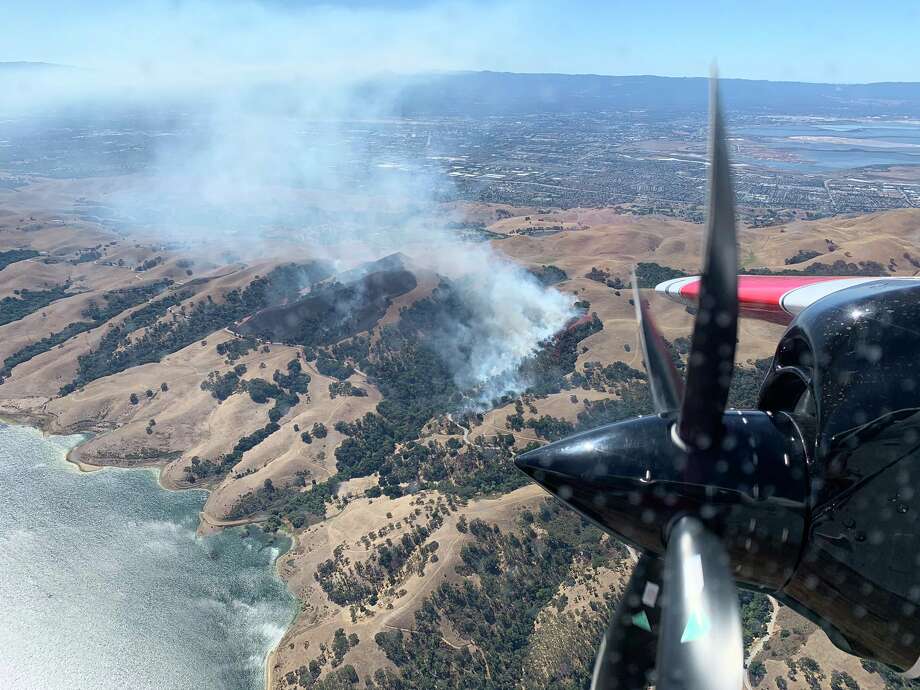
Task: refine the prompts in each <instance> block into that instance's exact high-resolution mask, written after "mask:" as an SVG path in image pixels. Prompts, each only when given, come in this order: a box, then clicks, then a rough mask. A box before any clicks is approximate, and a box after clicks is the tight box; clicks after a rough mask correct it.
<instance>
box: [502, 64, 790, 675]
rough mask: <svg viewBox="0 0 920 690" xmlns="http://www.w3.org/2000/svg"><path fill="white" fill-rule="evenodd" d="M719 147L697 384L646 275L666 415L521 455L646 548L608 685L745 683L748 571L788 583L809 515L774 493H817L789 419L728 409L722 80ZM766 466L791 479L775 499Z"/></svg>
mask: <svg viewBox="0 0 920 690" xmlns="http://www.w3.org/2000/svg"><path fill="white" fill-rule="evenodd" d="M710 156H711V158H710V160H711V166H710V176H709V177H710V179H709V208H708V219H707V231H706V250H705V251H706V253H705V258H704V269H703V274H702V278H701V281H700V296H699V305H698V311H697V316H696V320H695V323H694V328H693V338H692V345H691V350H690V356H689V362H688V367H687V381H686V387H685V386H684V383H683V382H682V381H681V379H680V377H679V375H678V373H677V370H676V368H675V366H674V362H673V360H672V358H671V355H670V352H669V350H668V347H667V344H666V342H665V341H664V338H663V337H662V336H661V334H660V332H659V330H658V328H657V327H656V325H655V322H654V320H653V319H652V317H651V315H650V314H649V310H648V306H647V304H646V303H645V301H644V300H642V299H641V296H640V294H639V290H638V286H637V281H636V279H635V276H634V277H633V287H634V298H635V304H636V317H637V320H638V322H639V333H640V340H641V343H642V351H643V355H644V358H645V366H646V370H647V371H648V379H649V385H650V388H651V394H652V399H653V401H654V405H655V410H656V412H657V413H658V414H656V415H654V416H650V417H640V418H637V419H634V420H628V421H625V422H619V423H616V424H611V425H607V426H604V427H600V428H598V429H594V430H592V431H589V432H585V433H583V434H578V435H575V436H572V437H570V438H568V439H563V440H562V441H558V442H556V443H552V444H550V445H548V446H544V447H542V448H538V449H536V450H533V451H530V452H528V453H525V454H523V455H521V456H519V457H518V458H517V460H516V464H517V466H518V467H519V468H520V469H522V470H523V471H524V472H526V473H527V474H529V475H530V476H531V477H532V478H533V479H534V480H535V481H537V482H538V483H539V484H541V485H542V486H544V487H545V488H546V489H548V490H549V491H550V492H552V493H553V494H555V495H556V496H557V497H558V498H560V499H561V500H563V501H564V502H565V503H566V504H568V505H569V506H571V507H573V508H575V509H576V510H578V511H579V512H580V513H582V515H584V516H585V517H587V518H588V519H590V520H592V521H594V522H595V523H597V524H598V525H600V526H601V527H602V528H604V529H606V530H608V531H610V532H612V533H614V534H615V535H617V536H619V537H620V538H622V539H624V540H625V541H627V542H628V543H631V544H632V545H634V546H636V547H637V548H638V549H640V551H641V552H642V555H641V556H640V558H639V562H638V563H637V565H636V569H635V571H634V573H633V576H632V578H631V579H630V582H629V585H628V587H627V590H626V592H625V594H624V596H623V599H622V600H621V602H620V604H619V606H618V607H617V610H616V612H615V613H614V616H613V618H612V619H611V621H610V626H609V628H608V630H607V632H606V634H605V636H604V639H603V641H602V643H601V646H600V649H599V651H598V657H597V661H596V663H595V668H594V679H593V684H592V688H593V689H594V690H613V689H617V690H635V689H638V688H645V687H647V686H648V684H649V682H655V683H656V686H657V687H658V688H659V689H660V690H677V689H693V690H703V689H705V690H723V689H724V690H738V689H739V688H740V687H741V684H742V674H743V666H742V664H743V645H742V634H741V623H740V615H739V610H738V598H737V592H736V589H735V577H741V578H742V579H745V580H747V581H750V582H755V581H759V580H762V581H763V582H764V583H766V584H767V585H768V586H777V587H778V586H779V585H780V584H781V583H782V582H783V579H784V578H785V577H788V574H789V573H790V572H791V571H792V569H793V568H794V566H795V563H794V561H793V559H794V558H795V555H794V552H793V551H791V549H790V547H791V545H792V544H793V543H796V541H797V540H798V539H799V538H800V537H801V534H800V532H801V524H803V522H801V521H800V522H790V521H789V520H788V518H787V516H785V515H782V514H781V510H779V509H777V508H776V507H775V506H774V505H773V504H771V503H770V501H772V500H774V498H775V500H777V501H779V502H780V503H781V504H782V505H783V506H786V505H791V504H792V503H791V502H790V501H788V500H786V496H801V495H803V494H804V491H805V489H804V487H803V483H802V481H801V476H802V474H801V473H799V474H795V473H792V474H790V471H789V468H790V467H791V466H792V464H793V460H794V461H795V462H796V463H798V462H800V461H801V458H802V451H801V448H800V447H798V446H794V444H792V441H790V439H792V440H793V441H794V438H793V436H792V435H790V434H789V433H788V432H787V431H786V430H785V427H783V426H782V425H783V424H784V423H785V422H783V421H778V420H776V419H774V418H772V417H770V416H768V415H766V414H765V413H762V412H759V411H753V412H744V413H741V412H726V411H725V405H726V402H727V400H728V389H729V384H730V383H731V376H732V369H733V366H734V355H735V341H736V337H737V330H738V298H737V268H738V267H737V261H738V258H737V248H736V244H735V243H736V232H735V218H734V204H733V200H732V186H731V180H730V175H729V164H728V156H727V151H726V146H725V138H724V131H723V124H722V116H721V111H720V106H719V98H718V83H717V81H716V80H715V79H713V81H712V85H711V128H710ZM780 463H782V465H781V464H780ZM796 467H797V468H798V467H799V466H798V465H796ZM763 473H771V476H770V479H771V481H774V477H778V478H779V480H777V481H780V483H779V484H775V483H774V484H772V485H771V489H770V490H771V491H772V492H773V493H774V494H776V495H775V497H773V496H771V497H770V500H764V501H763V502H762V504H763V505H761V504H758V503H757V499H758V498H763V497H762V496H761V495H760V479H761V478H762V477H763V476H764V474H763ZM786 480H787V481H788V485H784V484H783V483H782V481H786ZM782 501H785V503H783V502H782ZM767 509H769V510H767ZM764 510H767V512H765V513H764V514H763V515H761V512H762V511H764ZM791 524H792V525H795V529H790V528H789V527H788V525H791ZM758 530H760V532H758ZM752 534H753V535H754V536H756V537H757V540H756V542H755V539H754V538H753V537H752V536H751V535H752ZM758 551H759V554H758ZM729 552H731V557H730V556H729ZM790 554H792V555H790ZM662 555H663V556H664V559H663V561H662V559H661V558H660V556H662ZM765 556H769V558H764V557H765ZM767 563H769V564H770V565H769V566H766V565H764V564H767ZM758 567H759V568H760V569H761V570H762V571H763V572H760V573H758V572H757V569H758ZM768 570H769V571H770V572H769V573H767V572H766V571H768Z"/></svg>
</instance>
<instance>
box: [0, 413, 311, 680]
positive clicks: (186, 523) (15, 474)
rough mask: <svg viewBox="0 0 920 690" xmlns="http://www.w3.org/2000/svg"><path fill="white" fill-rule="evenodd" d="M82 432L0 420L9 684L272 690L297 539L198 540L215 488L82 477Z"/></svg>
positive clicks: (143, 475) (143, 476)
mask: <svg viewBox="0 0 920 690" xmlns="http://www.w3.org/2000/svg"><path fill="white" fill-rule="evenodd" d="M79 440H80V437H78V436H70V437H60V436H59V437H53V436H52V437H48V436H43V435H42V434H41V433H40V432H38V431H36V430H34V429H29V428H26V427H20V426H5V425H3V424H0V688H9V689H10V690H13V689H15V690H28V689H31V688H48V687H67V688H74V689H80V690H83V689H87V690H90V689H92V690H109V689H112V690H114V689H115V688H118V689H119V690H120V689H122V688H128V687H130V688H156V689H157V690H173V689H175V690H179V689H180V688H181V689H182V690H190V689H193V688H208V689H210V688H214V689H215V690H218V689H219V690H223V689H228V690H253V689H255V688H262V687H263V686H264V666H265V658H266V655H267V653H268V652H269V651H270V650H271V649H272V648H273V647H274V646H275V645H276V644H277V642H278V640H280V638H281V636H282V634H283V633H284V630H285V628H286V627H287V625H288V624H289V623H290V621H291V619H292V617H293V615H294V600H293V598H292V597H291V596H290V594H289V593H288V591H287V589H286V588H285V586H284V583H283V582H282V581H281V580H280V579H278V578H277V577H276V575H275V573H274V560H275V558H276V557H277V556H278V555H279V553H280V551H281V549H283V548H286V547H287V544H286V543H285V544H281V543H279V542H278V541H277V540H275V541H274V542H271V541H268V539H267V538H265V537H263V536H262V535H261V533H259V532H258V531H257V530H252V532H253V535H255V536H248V535H245V534H244V533H243V531H241V530H227V531H224V532H223V533H221V534H218V535H215V536H211V537H206V538H202V537H198V536H196V534H195V530H196V527H197V524H198V512H199V511H200V510H201V507H202V505H203V504H204V500H205V494H204V492H201V491H193V492H171V491H164V490H163V489H161V488H160V487H159V485H158V483H157V475H156V473H155V472H154V471H152V470H151V471H148V470H114V469H107V470H103V471H100V472H93V473H88V474H87V473H82V472H80V471H79V470H78V469H77V468H76V467H74V466H73V465H71V464H70V463H68V462H67V461H66V460H65V453H66V451H67V449H68V448H70V447H72V446H73V445H74V444H75V443H77V442H78V441H79Z"/></svg>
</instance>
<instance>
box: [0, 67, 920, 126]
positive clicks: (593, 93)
mask: <svg viewBox="0 0 920 690" xmlns="http://www.w3.org/2000/svg"><path fill="white" fill-rule="evenodd" d="M68 71H73V72H82V73H84V75H85V74H86V73H85V72H84V70H81V69H79V68H76V67H70V66H66V65H58V64H53V63H45V62H0V76H3V75H10V74H15V75H16V76H17V77H20V78H21V77H22V75H23V74H29V73H34V74H37V73H46V74H47V73H55V72H58V73H65V74H66V72H68ZM58 76H60V75H58ZM263 88H264V87H263ZM267 88H269V89H270V90H272V91H273V90H275V89H279V90H284V89H289V88H290V85H289V84H285V83H276V84H273V85H270V86H268V87H267ZM721 88H722V95H723V101H724V104H725V107H726V109H727V110H728V111H736V112H753V113H763V114H790V115H796V114H808V115H832V116H872V115H885V116H920V82H878V83H872V84H820V83H807V82H786V81H765V80H753V79H723V80H722V82H721ZM357 92H358V96H359V97H364V98H367V99H368V101H369V102H373V103H380V102H393V103H394V106H393V108H394V113H393V114H396V115H404V116H423V115H458V116H471V117H482V116H488V115H526V114H536V113H560V114H562V113H579V112H599V111H611V110H612V111H623V110H647V111H649V112H650V113H651V114H659V113H660V114H661V115H662V116H672V115H673V114H675V113H681V112H702V111H705V110H706V109H707V107H708V106H707V103H708V93H709V92H708V79H707V78H704V77H657V76H651V75H638V76H604V75H595V74H518V73H512V72H452V73H442V74H419V75H412V76H385V77H380V78H376V79H373V80H367V81H365V82H364V83H363V84H362V85H361V86H360V87H358V90H357ZM393 94H397V96H396V97H395V98H393Z"/></svg>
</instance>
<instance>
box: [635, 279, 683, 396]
mask: <svg viewBox="0 0 920 690" xmlns="http://www.w3.org/2000/svg"><path fill="white" fill-rule="evenodd" d="M632 285H633V302H634V303H635V305H636V321H638V322H639V342H640V343H641V344H642V355H643V357H645V370H646V371H647V372H648V382H649V388H651V391H652V402H653V403H654V404H655V411H656V412H667V411H669V410H676V409H677V408H679V407H680V401H681V399H682V398H683V397H684V382H683V381H682V380H681V378H680V374H678V373H677V368H676V367H675V366H674V360H673V359H671V352H670V350H669V349H668V345H667V343H665V341H664V338H663V337H662V335H661V331H659V330H658V326H657V325H656V324H655V320H654V319H653V318H652V314H651V312H649V309H648V302H646V301H644V300H643V299H642V298H641V297H640V296H639V281H638V279H637V278H636V272H635V271H633V276H632Z"/></svg>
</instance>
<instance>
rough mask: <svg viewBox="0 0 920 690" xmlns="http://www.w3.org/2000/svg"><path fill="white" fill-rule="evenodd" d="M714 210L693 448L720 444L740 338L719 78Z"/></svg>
mask: <svg viewBox="0 0 920 690" xmlns="http://www.w3.org/2000/svg"><path fill="white" fill-rule="evenodd" d="M710 100H711V103H710V108H711V113H710V133H709V136H710V142H709V149H710V154H709V155H710V160H711V164H710V166H709V211H708V218H707V228H706V256H705V264H704V267H703V274H702V277H701V279H700V299H699V304H698V307H697V308H698V311H697V315H696V320H695V322H694V324H693V339H692V345H691V348H690V357H689V361H688V362H687V385H686V392H685V394H684V398H683V402H682V404H681V408H680V415H679V417H678V422H677V435H678V436H679V437H680V440H681V441H683V443H685V444H686V445H688V446H689V447H690V448H693V449H696V450H706V449H708V448H712V447H714V446H716V445H717V444H718V443H719V441H720V439H721V434H722V413H723V412H724V411H725V403H726V402H727V401H728V387H729V385H730V384H731V378H732V369H733V367H734V362H735V341H736V339H737V337H738V275H737V273H738V248H737V246H736V244H735V241H736V239H735V237H736V235H735V204H734V198H733V194H734V192H733V191H732V184H731V175H730V170H729V164H728V152H727V150H726V145H725V133H724V131H723V124H722V112H721V107H720V105H719V92H718V81H717V79H716V78H715V77H714V78H713V79H712V82H711V87H710Z"/></svg>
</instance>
